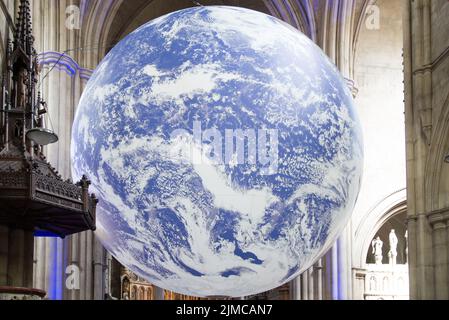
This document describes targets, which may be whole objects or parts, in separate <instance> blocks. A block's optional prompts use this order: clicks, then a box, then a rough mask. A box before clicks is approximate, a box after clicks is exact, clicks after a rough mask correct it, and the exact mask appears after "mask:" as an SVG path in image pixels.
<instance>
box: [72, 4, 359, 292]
mask: <svg viewBox="0 0 449 320" xmlns="http://www.w3.org/2000/svg"><path fill="white" fill-rule="evenodd" d="M72 161H73V176H74V178H76V179H79V178H81V176H82V175H83V174H86V175H87V176H88V177H89V179H90V180H91V182H92V188H93V190H94V192H95V193H96V195H97V197H98V198H99V200H100V202H99V204H98V209H97V226H98V230H97V232H96V234H97V236H98V237H99V239H100V240H101V242H102V243H103V245H104V246H105V247H106V249H107V250H108V251H109V252H111V253H112V254H113V256H114V257H115V258H116V259H117V260H118V261H119V262H120V263H122V264H123V265H125V266H126V267H127V268H129V269H130V270H131V271H133V272H134V273H136V274H137V275H139V276H141V277H143V278H145V279H147V280H148V281H149V282H151V283H153V284H155V285H157V286H159V287H161V288H164V289H167V290H171V291H175V292H178V293H181V294H187V295H193V296H201V297H207V296H229V297H241V296H248V295H252V294H256V293H260V292H264V291H267V290H271V289H273V288H275V287H278V286H280V285H282V284H284V283H286V282H288V281H290V280H292V279H293V278H295V277H296V276H298V275H299V274H300V273H301V272H303V271H305V270H307V269H308V268H310V267H311V266H312V265H313V264H314V263H315V262H316V261H317V259H319V258H320V257H321V256H322V255H323V254H325V253H326V251H327V250H329V248H330V247H331V246H332V244H333V243H334V242H335V241H336V239H337V238H338V236H339V234H340V233H341V232H342V230H343V229H344V227H345V226H346V224H347V222H348V221H349V218H350V216H351V214H352V211H353V209H354V205H355V202H356V199H357V196H358V192H359V188H360V180H361V175H362V167H363V142H362V134H361V128H360V123H359V121H358V117H357V115H356V110H355V107H354V105H353V100H352V96H351V93H350V92H349V89H348V88H347V86H346V83H345V81H344V79H343V78H342V77H341V75H340V74H339V72H338V71H337V69H336V67H335V66H334V65H333V64H332V63H331V62H330V61H329V60H328V58H327V57H326V56H325V55H324V53H323V52H322V51H321V50H320V49H319V48H318V47H317V46H316V45H315V44H314V43H313V42H312V41H311V40H309V39H308V38H307V37H306V36H304V35H303V34H302V33H301V32H299V31H298V30H296V29H294V28H293V27H290V26H289V25H287V24H285V23H284V22H282V21H280V20H278V19H276V18H274V17H271V16H268V15H265V14H262V13H259V12H256V11H252V10H248V9H243V8H235V7H225V6H211V7H196V8H190V9H186V10H182V11H178V12H174V13H171V14H168V15H165V16H163V17H160V18H158V19H156V20H153V21H151V22H149V23H147V24H145V25H144V26H142V27H140V28H139V29H137V30H136V31H134V32H133V33H131V34H130V35H128V36H127V37H126V38H124V39H123V40H122V41H121V42H120V43H118V45H117V46H115V47H114V48H113V49H112V50H111V51H110V52H109V54H108V55H107V56H106V57H105V58H104V60H103V61H102V62H101V64H100V65H99V66H98V68H97V69H96V71H95V72H94V74H93V76H92V78H91V79H90V81H89V82H88V84H87V87H86V89H85V92H84V94H83V96H82V98H81V101H80V104H79V108H78V110H77V113H76V118H75V122H74V126H73V137H72Z"/></svg>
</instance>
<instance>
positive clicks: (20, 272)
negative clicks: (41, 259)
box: [0, 226, 45, 300]
mask: <svg viewBox="0 0 449 320" xmlns="http://www.w3.org/2000/svg"><path fill="white" fill-rule="evenodd" d="M33 251H34V237H33V231H29V230H22V229H14V228H9V227H7V226H0V300H10V299H18V298H20V299H39V298H43V297H44V296H45V292H44V291H38V290H35V289H32V287H33Z"/></svg>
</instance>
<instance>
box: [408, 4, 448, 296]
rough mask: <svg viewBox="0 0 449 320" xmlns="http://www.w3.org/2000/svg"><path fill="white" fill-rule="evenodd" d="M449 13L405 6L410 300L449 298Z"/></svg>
mask: <svg viewBox="0 0 449 320" xmlns="http://www.w3.org/2000/svg"><path fill="white" fill-rule="evenodd" d="M448 14H449V9H448V7H447V2H446V1H430V0H419V1H412V0H407V1H406V5H405V8H404V19H403V20H404V74H405V82H404V85H405V105H406V108H405V117H406V133H407V136H406V137H407V141H406V143H407V193H408V194H407V198H408V199H407V201H408V213H407V214H408V242H409V250H408V255H409V268H410V297H411V299H445V300H446V299H448V295H449V293H448V292H449V281H448V278H449V273H448V272H449V270H448V248H447V247H448V237H449V235H448V229H447V221H448V219H449V217H448V214H447V212H448V211H449V209H448V208H449V188H448V185H447V181H448V179H449V168H448V166H449V165H448V164H446V163H445V158H446V156H447V153H448V150H449V142H448V141H447V136H448V134H449V124H448V123H449V111H448V110H449V109H448V107H449V96H448V91H447V88H448V87H449V79H448V77H447V74H448V73H449V60H448V59H447V57H448V56H449V43H448V41H447V32H446V30H448V28H449V20H447V19H446V17H447V15H448Z"/></svg>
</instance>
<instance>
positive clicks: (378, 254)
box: [371, 236, 384, 264]
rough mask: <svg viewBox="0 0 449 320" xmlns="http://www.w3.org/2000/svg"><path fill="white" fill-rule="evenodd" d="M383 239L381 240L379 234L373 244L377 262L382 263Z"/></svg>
mask: <svg viewBox="0 0 449 320" xmlns="http://www.w3.org/2000/svg"><path fill="white" fill-rule="evenodd" d="M383 244H384V243H383V241H382V240H380V237H379V236H378V237H377V238H376V239H374V240H373V242H372V243H371V245H372V246H373V254H374V258H375V261H376V264H382V260H383V255H382V246H383Z"/></svg>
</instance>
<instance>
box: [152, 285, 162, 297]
mask: <svg viewBox="0 0 449 320" xmlns="http://www.w3.org/2000/svg"><path fill="white" fill-rule="evenodd" d="M153 288H154V291H153V296H154V300H165V293H164V289H161V288H159V287H156V286H154V287H153Z"/></svg>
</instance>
